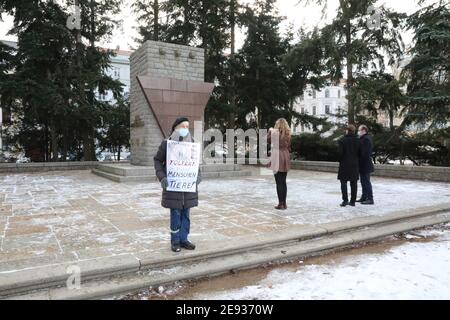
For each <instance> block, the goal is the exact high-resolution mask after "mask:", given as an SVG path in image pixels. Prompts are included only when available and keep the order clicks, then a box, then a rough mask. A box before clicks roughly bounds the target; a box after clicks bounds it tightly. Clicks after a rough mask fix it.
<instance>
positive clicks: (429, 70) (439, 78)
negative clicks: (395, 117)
mask: <svg viewBox="0 0 450 320" xmlns="http://www.w3.org/2000/svg"><path fill="white" fill-rule="evenodd" d="M408 26H409V28H411V29H412V30H414V32H415V36H414V46H413V48H412V50H411V52H410V54H411V55H412V61H411V62H410V63H409V64H408V65H407V66H406V68H405V69H404V72H403V77H404V79H405V80H406V81H407V83H408V88H407V94H408V99H409V103H408V109H407V110H408V113H409V115H410V116H409V117H408V122H409V123H411V122H422V123H424V122H428V123H429V124H430V127H431V128H436V127H442V126H448V123H449V121H450V4H449V3H448V2H446V1H438V2H436V3H434V4H432V5H430V6H427V7H425V8H423V9H421V10H419V11H417V12H416V13H414V14H413V15H411V16H410V17H409V19H408Z"/></svg>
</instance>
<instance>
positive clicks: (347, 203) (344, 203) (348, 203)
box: [341, 201, 355, 207]
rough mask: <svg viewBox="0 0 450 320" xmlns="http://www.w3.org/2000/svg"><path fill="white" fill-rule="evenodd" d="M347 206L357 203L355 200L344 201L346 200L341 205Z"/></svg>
mask: <svg viewBox="0 0 450 320" xmlns="http://www.w3.org/2000/svg"><path fill="white" fill-rule="evenodd" d="M346 206H351V207H354V206H355V203H354V202H347V201H344V202H342V203H341V207H346Z"/></svg>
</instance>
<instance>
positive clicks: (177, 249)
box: [172, 242, 181, 252]
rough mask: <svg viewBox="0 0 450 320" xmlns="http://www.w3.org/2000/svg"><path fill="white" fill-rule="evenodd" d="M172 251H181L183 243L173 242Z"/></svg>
mask: <svg viewBox="0 0 450 320" xmlns="http://www.w3.org/2000/svg"><path fill="white" fill-rule="evenodd" d="M172 251H173V252H180V251H181V245H180V244H179V243H178V242H176V243H172Z"/></svg>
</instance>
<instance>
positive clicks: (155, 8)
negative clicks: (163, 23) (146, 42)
mask: <svg viewBox="0 0 450 320" xmlns="http://www.w3.org/2000/svg"><path fill="white" fill-rule="evenodd" d="M153 13H154V18H153V20H154V21H153V40H155V41H159V1H158V0H154V2H153Z"/></svg>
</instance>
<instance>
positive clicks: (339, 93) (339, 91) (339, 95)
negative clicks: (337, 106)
mask: <svg viewBox="0 0 450 320" xmlns="http://www.w3.org/2000/svg"><path fill="white" fill-rule="evenodd" d="M340 97H341V90H338V98H340Z"/></svg>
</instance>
